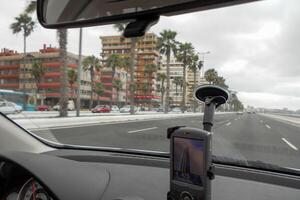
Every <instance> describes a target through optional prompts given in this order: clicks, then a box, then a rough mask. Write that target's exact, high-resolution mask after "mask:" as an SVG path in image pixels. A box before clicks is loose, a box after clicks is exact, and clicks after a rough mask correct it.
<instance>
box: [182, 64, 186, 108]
mask: <svg viewBox="0 0 300 200" xmlns="http://www.w3.org/2000/svg"><path fill="white" fill-rule="evenodd" d="M185 77H186V64H185V62H183V81H182V82H183V84H182V87H183V91H182V105H181V111H182V113H184V111H185V95H186V80H185Z"/></svg>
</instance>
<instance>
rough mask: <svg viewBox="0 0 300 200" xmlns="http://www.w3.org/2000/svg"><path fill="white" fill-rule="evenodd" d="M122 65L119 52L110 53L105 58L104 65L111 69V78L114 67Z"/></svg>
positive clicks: (114, 71)
mask: <svg viewBox="0 0 300 200" xmlns="http://www.w3.org/2000/svg"><path fill="white" fill-rule="evenodd" d="M122 66H123V58H122V57H121V56H120V55H119V54H111V55H110V56H109V57H108V58H107V60H106V67H107V68H109V69H111V70H112V75H111V78H112V80H113V79H114V77H115V73H116V69H120V68H121V67H122Z"/></svg>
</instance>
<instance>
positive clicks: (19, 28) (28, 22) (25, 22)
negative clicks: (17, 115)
mask: <svg viewBox="0 0 300 200" xmlns="http://www.w3.org/2000/svg"><path fill="white" fill-rule="evenodd" d="M34 28H35V22H34V21H32V18H31V17H30V16H29V15H28V14H27V13H22V14H20V15H19V16H18V17H15V22H14V23H12V24H11V25H10V29H11V30H12V32H13V34H18V33H20V32H22V33H23V42H24V44H23V45H24V46H23V47H24V56H23V58H24V65H25V58H26V39H27V37H28V36H29V35H30V34H31V33H32V32H33V31H34ZM23 93H24V94H25V84H23ZM23 96H24V99H23V104H24V109H26V104H27V102H26V95H23Z"/></svg>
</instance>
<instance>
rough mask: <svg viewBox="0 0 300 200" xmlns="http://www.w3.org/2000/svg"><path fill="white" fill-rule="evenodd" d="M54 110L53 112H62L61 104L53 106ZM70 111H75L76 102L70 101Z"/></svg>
mask: <svg viewBox="0 0 300 200" xmlns="http://www.w3.org/2000/svg"><path fill="white" fill-rule="evenodd" d="M52 109H53V110H56V111H58V110H60V105H59V103H58V104H56V105H55V106H53V108H52ZM68 110H75V104H74V101H72V100H69V101H68Z"/></svg>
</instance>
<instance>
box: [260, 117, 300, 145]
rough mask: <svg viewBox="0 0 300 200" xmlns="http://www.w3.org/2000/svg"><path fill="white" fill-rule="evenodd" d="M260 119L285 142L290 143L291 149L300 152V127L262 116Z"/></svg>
mask: <svg viewBox="0 0 300 200" xmlns="http://www.w3.org/2000/svg"><path fill="white" fill-rule="evenodd" d="M259 118H260V119H261V121H263V123H264V124H266V126H268V127H269V129H271V130H272V131H274V132H276V133H277V134H278V135H280V136H281V137H282V139H284V140H283V141H287V143H290V146H291V148H293V149H294V150H298V151H299V150H300V126H297V125H295V124H292V123H289V122H284V121H281V120H276V119H273V118H271V117H267V116H262V115H259ZM285 143H286V142H285Z"/></svg>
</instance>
